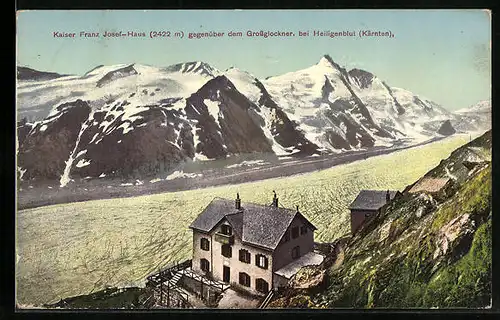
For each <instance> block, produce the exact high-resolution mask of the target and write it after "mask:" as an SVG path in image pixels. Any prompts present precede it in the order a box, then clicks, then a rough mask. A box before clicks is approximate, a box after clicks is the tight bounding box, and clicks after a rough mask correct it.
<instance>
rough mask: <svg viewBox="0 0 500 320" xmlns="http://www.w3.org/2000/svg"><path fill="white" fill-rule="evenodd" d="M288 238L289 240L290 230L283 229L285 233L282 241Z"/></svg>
mask: <svg viewBox="0 0 500 320" xmlns="http://www.w3.org/2000/svg"><path fill="white" fill-rule="evenodd" d="M288 240H290V232H288V230H287V231H285V235H284V236H283V242H287V241H288Z"/></svg>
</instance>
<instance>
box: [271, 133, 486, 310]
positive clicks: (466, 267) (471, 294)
mask: <svg viewBox="0 0 500 320" xmlns="http://www.w3.org/2000/svg"><path fill="white" fill-rule="evenodd" d="M491 138H492V137H491V131H488V132H487V133H485V134H484V135H482V136H481V137H479V138H477V139H475V140H473V141H471V142H470V143H468V144H466V145H464V146H462V147H461V148H459V149H457V150H455V151H454V152H453V153H452V154H451V155H450V157H449V158H447V159H445V160H443V161H441V163H440V164H439V165H438V166H437V167H436V168H434V169H433V170H431V171H429V172H428V173H427V174H426V175H425V176H424V177H425V178H450V179H451V181H452V183H451V185H450V187H449V188H448V189H446V191H445V192H443V193H440V194H431V193H429V192H425V191H421V192H416V193H414V192H410V190H411V188H412V186H413V185H410V186H408V187H407V188H406V189H405V190H403V192H402V193H401V195H399V196H397V197H396V198H395V200H394V201H393V202H391V204H389V206H388V207H387V208H386V209H385V210H383V211H382V213H381V214H380V215H379V216H377V217H376V218H375V219H374V220H373V221H372V222H371V223H369V224H367V225H366V226H365V227H364V228H363V229H362V230H361V232H360V233H358V234H356V235H355V236H353V237H350V236H348V237H346V238H344V239H342V241H341V242H342V243H341V245H339V243H340V242H337V243H336V246H335V248H336V249H337V250H336V251H332V253H330V254H329V255H328V257H327V259H325V260H326V261H327V262H326V263H325V264H324V265H322V266H317V267H306V268H303V269H301V270H300V271H299V273H298V274H297V275H296V276H295V278H292V279H291V282H290V285H291V287H290V288H288V289H287V290H285V291H284V292H281V294H280V295H279V296H278V297H277V299H275V300H274V301H273V302H272V303H271V304H270V307H275V308H277V307H278V308H281V307H289V308H290V307H291V308H336V307H347V308H462V307H468V308H483V307H487V306H489V305H491V281H492V278H491V277H492V274H491V272H492V270H491V259H492V256H491V253H492V247H491V240H492V239H491V238H492V231H491V163H490V157H491ZM313 280H314V281H313Z"/></svg>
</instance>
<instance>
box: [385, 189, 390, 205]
mask: <svg viewBox="0 0 500 320" xmlns="http://www.w3.org/2000/svg"><path fill="white" fill-rule="evenodd" d="M390 201H391V194H390V192H389V190H387V192H386V193H385V202H386V203H389V202H390Z"/></svg>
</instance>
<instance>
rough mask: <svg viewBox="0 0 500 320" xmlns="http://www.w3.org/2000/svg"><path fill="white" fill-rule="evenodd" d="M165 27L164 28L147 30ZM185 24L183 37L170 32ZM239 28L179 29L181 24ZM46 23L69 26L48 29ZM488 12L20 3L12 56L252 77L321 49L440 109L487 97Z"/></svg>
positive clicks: (308, 58)
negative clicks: (203, 65) (75, 7)
mask: <svg viewBox="0 0 500 320" xmlns="http://www.w3.org/2000/svg"><path fill="white" fill-rule="evenodd" d="M119 30H121V31H125V32H127V31H135V32H144V33H146V35H147V37H143V38H123V37H122V38H104V37H97V38H84V37H82V38H80V37H79V33H80V32H81V31H85V32H100V33H101V34H102V33H104V32H105V31H108V32H113V31H119ZM248 30H251V31H260V30H263V31H292V32H294V33H295V34H296V35H297V34H298V31H309V32H310V34H312V32H313V31H314V30H318V31H332V32H339V31H344V30H345V31H355V32H356V34H358V32H359V31H360V30H372V31H384V32H385V31H390V32H392V34H394V37H393V38H388V37H363V38H360V37H359V36H355V37H335V38H330V37H313V36H309V37H298V36H295V37H288V38H287V37H280V38H276V37H269V38H267V39H266V38H262V37H247V36H246V35H245V34H246V32H247V31H248ZM150 31H170V32H171V37H170V38H161V37H159V38H153V39H151V38H150V37H149V34H150ZM179 31H182V32H184V38H182V39H181V38H175V37H173V34H174V32H179ZM210 31H217V32H225V34H226V35H227V34H228V33H229V32H230V31H241V32H243V34H244V36H243V37H241V38H235V37H227V36H225V37H220V38H204V39H188V38H187V34H188V33H189V32H210ZM54 32H67V33H71V32H74V33H76V37H75V38H57V37H54ZM490 44H491V20H490V16H489V13H488V12H487V11H484V10H220V11H218V10H161V11H158V10H140V11H135V10H134V11H129V10H127V11H125V10H95V11H21V12H18V14H17V64H18V65H20V66H27V67H30V68H34V69H37V70H41V71H51V72H58V73H63V74H80V75H82V74H84V73H85V72H87V71H89V70H91V69H92V68H94V67H95V66H98V65H113V64H121V63H139V64H147V65H154V66H158V67H163V66H168V65H171V64H175V63H179V62H187V61H204V62H207V63H209V64H210V65H212V66H214V67H216V68H218V69H219V70H225V69H227V68H229V67H231V66H234V67H237V68H240V69H243V70H245V71H248V72H250V73H252V74H253V75H254V76H256V77H258V78H265V77H268V76H273V75H279V74H283V73H286V72H291V71H296V70H300V69H304V68H307V67H309V66H311V65H313V64H315V63H317V62H318V61H319V60H320V58H321V57H322V56H323V55H325V54H329V55H330V56H331V57H332V59H333V60H334V61H335V62H337V63H338V64H340V65H341V66H343V67H345V68H347V69H348V70H349V69H352V68H359V69H363V70H366V71H369V72H372V73H373V74H375V75H376V76H377V77H379V78H380V79H382V80H383V81H385V82H387V84H389V85H390V86H392V87H399V88H404V89H407V90H410V91H412V92H413V93H415V94H418V95H420V96H422V97H424V98H428V99H430V100H433V101H435V102H437V103H439V104H441V105H442V106H443V107H445V108H447V109H449V110H456V109H461V108H465V107H468V106H471V105H473V104H475V103H477V102H478V101H480V100H485V99H490V97H491V54H490V48H491V45H490Z"/></svg>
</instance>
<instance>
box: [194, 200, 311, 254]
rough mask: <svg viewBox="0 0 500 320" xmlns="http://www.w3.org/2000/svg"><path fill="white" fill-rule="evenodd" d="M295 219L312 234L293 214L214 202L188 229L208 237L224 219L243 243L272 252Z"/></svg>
mask: <svg viewBox="0 0 500 320" xmlns="http://www.w3.org/2000/svg"><path fill="white" fill-rule="evenodd" d="M296 216H298V217H300V218H301V219H304V220H305V222H306V223H307V224H308V225H309V226H310V228H311V229H313V230H316V227H315V226H314V225H313V224H311V223H310V222H309V221H308V220H307V219H306V218H305V217H304V216H303V215H302V214H300V213H299V212H297V211H296V210H291V209H286V208H279V207H278V208H276V207H274V206H266V205H260V204H254V203H242V204H241V209H240V210H238V209H236V208H235V205H234V201H233V200H228V199H221V198H215V199H214V200H212V202H210V204H209V205H208V206H207V207H206V208H205V209H204V210H203V211H202V212H201V213H200V215H199V216H198V217H197V218H196V219H195V220H194V221H193V223H192V224H191V225H190V226H189V227H190V228H192V229H196V230H200V231H203V232H207V233H208V232H210V231H212V229H213V228H214V227H215V226H216V225H217V224H219V222H220V221H221V220H222V219H224V218H225V219H227V221H228V222H229V223H230V224H231V225H232V227H233V230H234V231H235V233H236V234H237V235H238V236H240V238H241V240H242V241H243V242H244V243H247V244H250V245H255V246H259V247H263V248H266V249H269V250H274V249H276V247H277V246H278V244H279V242H280V240H281V238H282V237H283V235H284V233H285V231H286V230H287V229H288V227H289V226H290V224H291V223H292V221H293V219H294V218H295V217H296Z"/></svg>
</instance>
